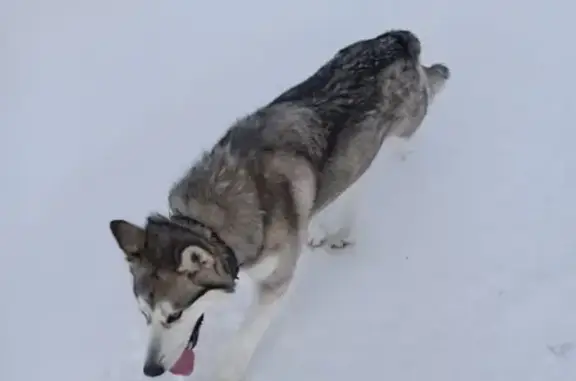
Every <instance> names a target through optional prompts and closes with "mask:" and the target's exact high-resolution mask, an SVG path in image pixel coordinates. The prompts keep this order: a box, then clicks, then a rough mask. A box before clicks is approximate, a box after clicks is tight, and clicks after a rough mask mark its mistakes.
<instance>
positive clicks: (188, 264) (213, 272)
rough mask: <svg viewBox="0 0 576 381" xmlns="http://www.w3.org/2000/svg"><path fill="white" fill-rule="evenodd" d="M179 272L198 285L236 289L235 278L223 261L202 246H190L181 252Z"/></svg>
mask: <svg viewBox="0 0 576 381" xmlns="http://www.w3.org/2000/svg"><path fill="white" fill-rule="evenodd" d="M180 255H181V257H180V264H179V266H178V272H180V273H183V274H186V275H187V276H188V278H190V279H191V280H193V281H194V282H195V283H196V284H198V285H202V286H214V287H225V288H233V287H234V284H235V282H234V278H233V277H232V276H231V275H230V274H228V273H227V272H226V271H225V269H224V266H223V264H222V263H221V259H220V258H217V257H216V256H214V255H212V254H211V253H209V252H208V251H206V250H205V249H203V248H202V247H200V246H196V245H190V246H188V247H186V248H185V249H184V250H182V252H181V254H180Z"/></svg>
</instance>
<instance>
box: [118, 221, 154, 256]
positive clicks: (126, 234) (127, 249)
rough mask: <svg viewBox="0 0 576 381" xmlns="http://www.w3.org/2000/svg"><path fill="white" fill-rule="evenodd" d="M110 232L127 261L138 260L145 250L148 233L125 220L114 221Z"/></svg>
mask: <svg viewBox="0 0 576 381" xmlns="http://www.w3.org/2000/svg"><path fill="white" fill-rule="evenodd" d="M110 230H111V231H112V235H113V236H114V238H116V242H117V243H118V246H120V248H121V249H122V251H124V253H125V254H126V259H128V260H130V259H134V258H136V257H137V256H138V255H139V253H140V252H141V251H142V249H143V248H144V243H145V242H146V233H145V232H144V229H142V228H141V227H139V226H136V225H133V224H131V223H130V222H127V221H124V220H112V221H110Z"/></svg>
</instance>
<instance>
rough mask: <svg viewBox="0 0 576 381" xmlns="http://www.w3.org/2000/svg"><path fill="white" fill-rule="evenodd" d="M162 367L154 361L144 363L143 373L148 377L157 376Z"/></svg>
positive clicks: (159, 374) (160, 373)
mask: <svg viewBox="0 0 576 381" xmlns="http://www.w3.org/2000/svg"><path fill="white" fill-rule="evenodd" d="M164 371H165V370H164V367H163V366H162V365H160V364H156V363H146V364H144V374H145V375H146V376H148V377H158V376H161V375H162V374H163V373H164Z"/></svg>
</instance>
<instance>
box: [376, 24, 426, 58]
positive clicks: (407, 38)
mask: <svg viewBox="0 0 576 381" xmlns="http://www.w3.org/2000/svg"><path fill="white" fill-rule="evenodd" d="M376 40H378V42H380V44H379V46H381V47H382V48H384V49H386V50H387V51H388V52H389V51H390V48H391V46H393V47H394V48H395V49H393V50H395V51H396V52H397V53H399V52H401V53H403V54H405V55H406V58H408V59H410V60H414V61H417V60H419V58H420V53H421V51H422V45H421V43H420V39H419V38H418V37H417V36H416V35H415V34H414V33H412V32H411V31H409V30H402V29H398V30H391V31H388V32H386V33H383V34H381V35H379V36H378V37H376Z"/></svg>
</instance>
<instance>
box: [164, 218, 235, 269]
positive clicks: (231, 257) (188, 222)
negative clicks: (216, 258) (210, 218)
mask: <svg viewBox="0 0 576 381" xmlns="http://www.w3.org/2000/svg"><path fill="white" fill-rule="evenodd" d="M170 221H172V222H174V223H176V224H178V225H180V226H185V227H189V228H191V227H193V226H196V227H200V228H202V229H204V230H206V231H208V232H209V233H210V235H211V238H212V239H213V240H214V241H216V242H217V243H218V244H219V245H221V246H222V247H224V248H225V250H224V253H225V254H224V261H225V262H226V266H227V267H228V269H229V270H230V273H231V274H232V276H233V277H234V279H238V273H239V271H240V265H239V263H238V257H237V256H236V253H234V250H232V248H231V247H230V246H229V245H228V244H227V243H226V242H224V240H223V239H222V238H221V237H220V236H219V235H218V234H217V233H216V232H215V231H214V230H213V229H211V228H210V227H209V226H207V225H205V224H204V223H202V222H201V221H198V220H196V219H194V218H192V217H188V216H185V215H183V214H179V213H175V214H171V215H170Z"/></svg>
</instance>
